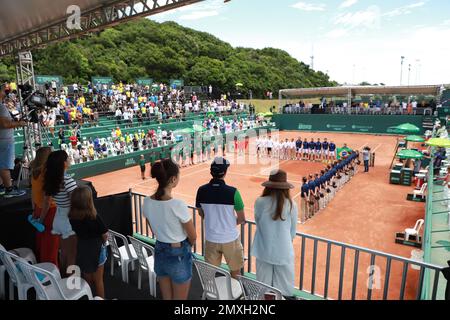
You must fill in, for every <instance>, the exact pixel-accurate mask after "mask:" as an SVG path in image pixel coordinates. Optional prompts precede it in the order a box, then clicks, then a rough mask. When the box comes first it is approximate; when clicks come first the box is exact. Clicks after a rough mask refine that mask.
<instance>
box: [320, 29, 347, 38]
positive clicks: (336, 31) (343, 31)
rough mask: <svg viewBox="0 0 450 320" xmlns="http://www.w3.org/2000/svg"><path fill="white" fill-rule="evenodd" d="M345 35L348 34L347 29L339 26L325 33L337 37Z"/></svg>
mask: <svg viewBox="0 0 450 320" xmlns="http://www.w3.org/2000/svg"><path fill="white" fill-rule="evenodd" d="M346 35H348V30H347V29H341V28H339V29H334V30H331V31H330V32H328V33H326V34H325V37H327V38H334V39H337V38H342V37H345V36H346Z"/></svg>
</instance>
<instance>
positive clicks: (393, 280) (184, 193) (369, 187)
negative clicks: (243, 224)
mask: <svg viewBox="0 0 450 320" xmlns="http://www.w3.org/2000/svg"><path fill="white" fill-rule="evenodd" d="M299 136H301V138H302V139H303V138H305V137H306V138H308V140H309V139H310V138H311V137H313V138H321V139H323V138H328V140H329V141H330V140H334V142H335V143H336V144H337V145H338V146H342V145H343V144H344V143H347V145H348V146H349V147H350V148H353V149H357V150H360V149H361V148H362V147H363V146H366V145H367V146H369V147H371V149H372V151H373V152H375V153H376V159H375V168H371V170H370V172H369V173H363V172H362V171H363V170H362V167H360V170H359V173H358V174H357V175H356V176H355V177H354V178H353V179H352V180H351V181H350V182H349V183H347V185H345V186H344V188H343V189H342V190H341V191H340V192H339V193H338V194H337V196H336V197H335V198H334V199H333V201H332V202H331V203H330V204H329V205H328V207H327V208H325V210H323V211H322V212H320V213H319V214H318V215H316V216H315V217H314V218H313V219H311V220H309V221H308V222H307V223H306V224H305V225H301V224H299V225H298V227H297V230H298V231H299V232H301V233H305V234H308V235H314V236H319V237H323V238H327V239H332V240H336V241H340V242H344V243H347V244H352V245H356V246H360V247H364V248H369V249H373V250H378V251H382V252H386V253H390V254H394V255H399V256H403V257H406V258H409V257H410V255H411V250H412V249H414V248H412V247H409V246H403V245H399V244H395V241H394V240H395V233H396V232H401V231H403V230H404V229H405V228H410V227H412V226H414V224H415V222H416V220H417V219H420V218H423V217H424V212H425V206H424V204H423V203H416V202H411V201H407V200H406V196H407V194H408V193H412V190H413V187H412V186H411V187H405V186H398V185H390V184H389V166H390V163H391V161H392V157H393V155H394V151H395V146H396V140H397V138H396V137H393V136H374V135H359V134H329V133H306V132H301V133H299V132H281V133H280V139H281V138H283V139H284V138H297V137H299ZM252 151H253V150H251V152H252ZM229 158H231V155H229ZM272 165H273V163H271V164H269V165H261V164H234V165H232V167H231V168H230V171H229V172H228V174H227V178H226V181H227V183H228V184H230V185H233V186H235V187H237V188H238V189H239V190H240V192H241V194H242V197H243V200H244V203H245V206H246V214H247V219H248V220H253V204H254V202H255V200H256V198H257V197H258V196H259V195H260V194H261V192H262V190H263V188H262V187H261V183H262V182H263V181H265V180H266V179H267V176H268V174H269V172H270V170H271V169H273V168H275V167H276V166H274V167H271V166H272ZM279 165H280V168H282V169H283V170H285V171H287V173H288V179H289V181H290V182H291V183H293V184H294V185H295V186H296V189H294V190H293V191H292V193H291V195H292V197H293V198H295V200H296V201H297V203H298V202H299V191H300V190H299V189H300V183H301V178H302V177H303V176H304V175H307V174H310V173H315V172H317V171H319V170H320V169H321V168H322V167H323V164H321V163H309V162H298V161H280V164H279ZM146 175H147V176H148V175H149V172H148V170H147V172H146ZM87 180H89V181H92V182H93V184H94V186H95V188H96V189H97V191H98V193H99V196H105V195H110V194H116V193H120V192H125V191H128V190H129V189H130V188H132V189H133V191H135V192H139V193H143V194H147V195H149V194H151V193H152V192H154V190H155V186H156V183H155V181H153V180H151V179H149V178H147V180H145V181H142V179H140V171H139V168H138V167H134V168H129V169H124V170H120V171H116V172H113V173H108V174H104V175H100V176H97V177H93V178H90V179H87ZM209 180H210V175H209V163H203V164H199V165H195V166H192V167H187V168H183V169H182V171H181V181H180V184H179V186H178V187H177V189H176V190H175V191H176V193H175V195H176V196H177V197H179V198H181V199H183V200H185V201H186V203H187V204H189V205H194V203H195V194H196V191H197V188H198V187H199V186H200V185H202V184H205V183H207V182H208V181H209ZM253 232H254V231H253ZM253 232H252V233H253ZM246 242H247V239H246ZM294 244H295V248H296V255H297V256H296V262H297V266H296V270H297V276H296V278H297V282H296V285H297V286H298V285H299V278H300V275H299V273H300V272H299V270H300V264H299V262H300V252H301V251H300V248H301V241H300V239H296V240H295V242H294ZM305 249H306V250H305V252H306V255H305V267H304V272H305V273H304V289H306V290H308V291H310V290H311V289H312V288H311V272H312V265H313V262H312V253H313V241H311V240H307V241H306V248H305ZM325 258H326V245H324V244H320V243H319V245H318V259H317V269H316V276H317V278H316V279H317V280H316V284H315V291H316V293H318V294H321V295H323V293H324V292H323V291H324V278H325ZM340 258H341V252H340V249H337V248H333V250H332V251H331V268H330V282H329V288H328V296H329V297H330V298H334V299H337V298H338V289H339V270H340V261H341V260H340ZM369 265H370V256H369V255H368V254H361V255H360V257H359V269H358V278H357V280H358V282H357V284H356V288H357V291H356V294H355V297H356V298H357V299H366V297H367V285H366V282H367V279H368V273H367V267H368V266H369ZM375 265H376V266H378V267H379V268H380V271H381V278H380V281H379V284H380V286H377V287H375V288H374V290H373V291H372V298H373V299H380V298H381V297H382V294H383V288H384V280H385V278H384V270H385V266H386V259H384V258H383V259H378V260H376V261H375ZM344 266H345V268H344V270H345V272H344V281H343V288H342V292H343V294H342V298H343V299H350V298H351V288H352V280H353V273H354V269H353V266H354V251H353V250H346V259H345V264H344ZM252 271H253V272H254V271H255V261H254V259H253V263H252ZM401 272H402V265H401V264H400V263H393V265H392V271H391V276H390V279H389V280H390V283H389V295H388V298H389V299H398V298H399V292H400V291H399V290H400V289H399V288H400V279H401ZM418 273H419V272H418V271H416V270H412V269H411V268H408V278H407V279H408V281H407V283H406V291H405V294H406V298H409V299H411V298H414V297H415V292H416V289H415V288H416V284H417V278H418ZM375 285H377V283H376V284H375ZM377 288H378V289H377Z"/></svg>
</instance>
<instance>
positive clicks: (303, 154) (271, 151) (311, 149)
mask: <svg viewBox="0 0 450 320" xmlns="http://www.w3.org/2000/svg"><path fill="white" fill-rule="evenodd" d="M256 148H257V150H256V151H257V154H258V156H259V157H269V158H279V159H280V160H304V161H335V160H336V144H335V143H334V142H333V141H330V142H328V139H327V138H325V139H324V140H323V141H320V138H318V139H317V141H314V139H313V138H311V140H310V141H308V140H307V139H306V138H305V139H304V140H303V141H302V139H301V138H300V137H299V138H298V139H297V140H295V139H291V140H289V139H285V140H284V141H283V139H281V140H278V139H277V138H273V139H272V137H271V136H265V137H258V139H256Z"/></svg>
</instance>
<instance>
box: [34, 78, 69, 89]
mask: <svg viewBox="0 0 450 320" xmlns="http://www.w3.org/2000/svg"><path fill="white" fill-rule="evenodd" d="M34 79H35V81H36V84H38V85H44V84H46V83H49V84H51V83H52V81H55V82H56V85H57V86H58V87H59V86H61V85H62V84H63V78H62V77H61V76H43V75H37V76H35V77H34Z"/></svg>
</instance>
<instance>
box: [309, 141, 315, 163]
mask: <svg viewBox="0 0 450 320" xmlns="http://www.w3.org/2000/svg"><path fill="white" fill-rule="evenodd" d="M315 151H316V143H315V142H314V139H313V138H311V141H310V142H309V159H308V160H309V161H314V158H315Z"/></svg>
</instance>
